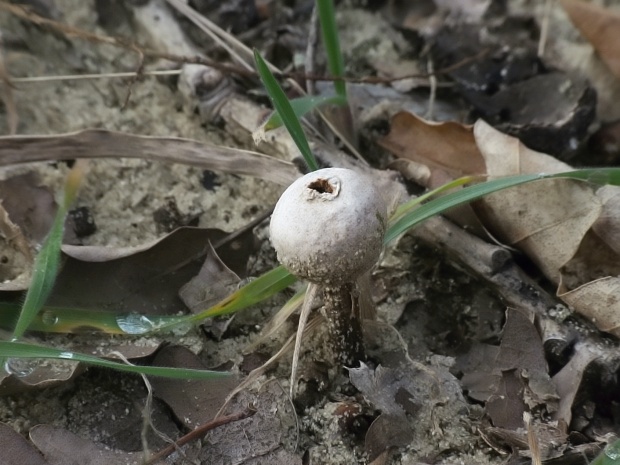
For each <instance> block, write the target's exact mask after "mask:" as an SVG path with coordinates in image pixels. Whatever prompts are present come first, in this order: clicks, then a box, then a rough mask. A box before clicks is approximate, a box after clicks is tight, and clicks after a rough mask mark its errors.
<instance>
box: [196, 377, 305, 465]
mask: <svg viewBox="0 0 620 465" xmlns="http://www.w3.org/2000/svg"><path fill="white" fill-rule="evenodd" d="M248 405H253V406H254V407H255V408H256V410H257V412H256V414H255V415H253V416H251V417H250V418H246V419H245V420H241V421H236V422H233V423H229V424H227V425H224V426H222V427H220V428H217V429H215V430H213V431H212V432H210V433H209V435H208V436H207V437H206V438H205V440H204V442H203V448H202V452H201V456H200V458H201V460H202V462H201V463H208V464H210V465H227V464H230V463H238V464H241V463H243V464H244V465H246V464H247V465H263V464H270V465H301V463H302V460H301V456H299V455H298V454H297V453H295V452H294V450H295V448H296V441H297V434H298V431H297V419H296V414H295V409H294V408H293V405H292V403H291V402H290V399H289V397H288V392H287V391H286V390H284V389H283V388H282V387H281V386H279V385H278V384H277V382H274V381H271V382H268V383H267V384H265V385H263V386H262V387H261V388H260V390H259V391H258V392H251V391H247V390H244V391H241V392H240V393H239V394H237V395H236V396H235V398H234V399H233V400H232V402H231V403H230V405H229V406H228V407H227V408H226V412H224V413H227V412H235V411H239V410H241V409H245V408H247V406H248Z"/></svg>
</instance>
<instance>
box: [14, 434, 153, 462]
mask: <svg viewBox="0 0 620 465" xmlns="http://www.w3.org/2000/svg"><path fill="white" fill-rule="evenodd" d="M30 440H31V441H32V442H33V443H34V444H35V446H37V448H38V449H39V450H40V451H41V452H42V453H43V455H44V456H45V459H46V460H47V462H42V463H47V464H49V465H67V464H69V463H71V464H74V463H76V464H77V463H79V464H80V465H111V464H115V465H139V464H141V463H143V458H144V454H143V453H142V452H125V451H121V450H113V449H110V448H108V447H106V446H103V445H100V444H96V443H94V442H92V441H90V440H88V439H83V438H81V437H79V436H77V435H75V434H73V433H71V432H69V431H67V430H65V429H62V428H57V427H55V426H51V425H38V426H35V427H34V428H32V429H31V430H30ZM16 463H17V462H16ZM20 463H21V464H22V465H23V464H24V463H30V462H24V461H21V462H20ZM32 463H33V464H34V463H36V462H32ZM163 463H164V462H158V464H160V465H163Z"/></svg>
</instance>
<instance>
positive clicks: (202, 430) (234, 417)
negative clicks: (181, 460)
mask: <svg viewBox="0 0 620 465" xmlns="http://www.w3.org/2000/svg"><path fill="white" fill-rule="evenodd" d="M256 412H257V410H256V408H255V407H254V406H253V405H250V406H249V407H248V408H246V409H245V410H242V411H240V412H236V413H231V414H230V415H226V416H223V417H219V418H215V419H213V420H211V421H209V422H207V423H205V424H204V425H201V426H199V427H197V428H196V429H194V430H192V431H190V432H189V433H187V434H186V435H185V436H182V437H181V438H179V440H178V441H176V442H175V443H174V444H171V445H169V446H168V447H166V448H164V449H162V450H160V451H159V452H158V453H157V454H154V455H152V456H151V457H150V458H149V460H147V461H146V462H145V463H144V465H153V464H154V463H156V462H158V461H160V460H162V459H164V458H166V457H168V456H169V455H170V454H172V453H173V452H174V451H175V450H177V449H178V448H180V447H182V446H184V445H185V444H187V443H188V442H190V441H195V440H197V439H200V438H202V437H204V435H205V434H207V433H208V432H209V431H211V430H212V429H215V428H217V427H219V426H223V425H226V424H228V423H232V422H233V421H239V420H244V419H245V418H249V417H251V416H252V415H254V414H255V413H256Z"/></svg>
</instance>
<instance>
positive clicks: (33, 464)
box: [0, 423, 53, 465]
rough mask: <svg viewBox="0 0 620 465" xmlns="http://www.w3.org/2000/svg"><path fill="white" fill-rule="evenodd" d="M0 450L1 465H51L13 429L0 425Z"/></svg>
mask: <svg viewBox="0 0 620 465" xmlns="http://www.w3.org/2000/svg"><path fill="white" fill-rule="evenodd" d="M0 448H1V449H2V464H3V465H53V464H50V462H48V461H46V460H45V459H44V458H43V457H41V454H39V453H38V452H37V451H36V450H35V448H34V447H33V446H32V444H30V443H29V442H28V441H26V439H24V437H23V436H22V435H21V434H19V433H17V432H16V431H15V430H13V428H11V427H10V426H8V425H5V424H4V423H0Z"/></svg>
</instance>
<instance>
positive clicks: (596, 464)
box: [590, 439, 620, 465]
mask: <svg viewBox="0 0 620 465" xmlns="http://www.w3.org/2000/svg"><path fill="white" fill-rule="evenodd" d="M590 465H620V439H616V440H615V441H614V442H612V443H609V444H607V445H606V446H605V448H604V449H603V451H602V452H601V453H600V454H598V455H597V456H596V457H595V458H594V460H592V462H590Z"/></svg>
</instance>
